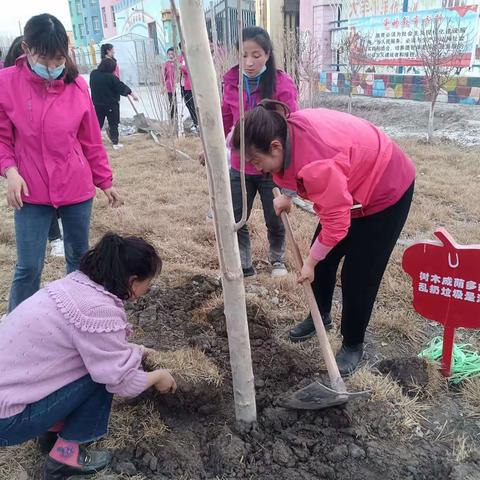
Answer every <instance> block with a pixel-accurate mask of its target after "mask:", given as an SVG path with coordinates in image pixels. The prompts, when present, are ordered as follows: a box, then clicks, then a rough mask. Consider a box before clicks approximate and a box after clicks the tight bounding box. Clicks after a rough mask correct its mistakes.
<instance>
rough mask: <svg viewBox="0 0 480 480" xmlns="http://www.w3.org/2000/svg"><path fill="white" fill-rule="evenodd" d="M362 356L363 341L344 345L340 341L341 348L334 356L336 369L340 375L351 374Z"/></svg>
mask: <svg viewBox="0 0 480 480" xmlns="http://www.w3.org/2000/svg"><path fill="white" fill-rule="evenodd" d="M362 358H363V343H359V344H357V345H352V346H349V345H345V343H342V348H340V351H339V352H338V353H337V355H336V356H335V359H336V361H337V365H338V370H339V371H340V375H342V377H346V376H348V375H351V374H352V373H353V372H354V371H355V370H356V369H357V368H358V365H359V363H360V362H361V360H362Z"/></svg>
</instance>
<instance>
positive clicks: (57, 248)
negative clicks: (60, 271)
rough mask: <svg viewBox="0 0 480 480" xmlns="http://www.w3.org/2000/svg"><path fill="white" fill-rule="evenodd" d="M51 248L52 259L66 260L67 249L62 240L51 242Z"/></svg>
mask: <svg viewBox="0 0 480 480" xmlns="http://www.w3.org/2000/svg"><path fill="white" fill-rule="evenodd" d="M50 247H51V250H50V255H51V256H52V257H62V258H65V247H64V246H63V240H62V239H61V238H57V240H53V242H50Z"/></svg>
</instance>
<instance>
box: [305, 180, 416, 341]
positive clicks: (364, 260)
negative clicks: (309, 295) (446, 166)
mask: <svg viewBox="0 0 480 480" xmlns="http://www.w3.org/2000/svg"><path fill="white" fill-rule="evenodd" d="M413 190H414V184H413V183H412V185H411V186H410V188H409V189H408V190H407V191H406V192H405V194H404V195H403V197H402V198H401V199H400V200H399V201H398V202H397V203H395V204H394V205H392V206H391V207H388V208H387V209H385V210H383V211H381V212H378V213H375V214H373V215H369V216H366V217H360V218H353V219H352V223H351V226H350V229H349V231H348V234H347V236H346V237H345V238H344V239H343V240H342V241H341V242H340V243H338V244H337V245H336V246H335V247H334V248H333V249H332V250H331V251H330V253H329V254H328V255H327V256H326V258H325V259H324V260H323V261H321V262H319V263H318V264H317V266H316V268H315V280H314V281H313V283H312V288H313V292H314V294H315V298H316V300H317V304H318V308H319V310H320V311H321V312H330V310H331V308H332V298H333V291H334V289H335V283H336V276H337V269H338V265H339V263H340V260H341V259H342V258H343V257H345V260H344V263H343V267H342V273H341V279H342V327H341V332H342V335H343V341H344V342H345V343H346V344H348V345H356V344H358V343H362V342H363V341H364V337H365V331H366V329H367V326H368V322H369V321H370V315H371V313H372V309H373V304H374V303H375V298H376V297H377V293H378V289H379V287H380V282H381V281H382V277H383V274H384V272H385V269H386V267H387V263H388V260H389V258H390V255H391V253H392V251H393V248H394V247H395V244H396V242H397V239H398V237H399V236H400V232H401V231H402V228H403V226H404V225H405V221H406V220H407V216H408V212H409V210H410V204H411V203H412V197H413ZM320 230H321V226H320V225H319V226H318V227H317V230H316V232H315V235H314V237H313V241H315V239H316V238H317V236H318V234H319V233H320Z"/></svg>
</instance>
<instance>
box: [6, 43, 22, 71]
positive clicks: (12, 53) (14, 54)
mask: <svg viewBox="0 0 480 480" xmlns="http://www.w3.org/2000/svg"><path fill="white" fill-rule="evenodd" d="M22 42H23V35H20V36H19V37H17V38H16V39H15V40H14V41H13V42H12V44H11V45H10V48H9V49H8V52H7V55H6V56H5V64H4V67H5V68H7V67H13V65H15V61H16V60H17V58H18V57H19V56H20V55H23V49H22Z"/></svg>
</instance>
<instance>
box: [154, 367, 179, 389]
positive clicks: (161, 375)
mask: <svg viewBox="0 0 480 480" xmlns="http://www.w3.org/2000/svg"><path fill="white" fill-rule="evenodd" d="M153 386H154V387H155V388H156V389H157V390H158V391H159V392H160V393H175V392H176V390H177V382H176V381H175V379H174V378H173V377H172V374H171V373H170V372H169V371H168V370H163V369H162V370H158V379H157V382H156V383H155V384H154V385H153Z"/></svg>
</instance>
